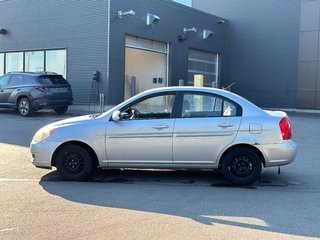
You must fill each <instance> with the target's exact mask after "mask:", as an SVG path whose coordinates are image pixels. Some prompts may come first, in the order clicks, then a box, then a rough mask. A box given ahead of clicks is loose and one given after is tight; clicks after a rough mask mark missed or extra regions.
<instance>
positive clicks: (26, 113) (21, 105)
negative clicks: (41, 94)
mask: <svg viewBox="0 0 320 240" xmlns="http://www.w3.org/2000/svg"><path fill="white" fill-rule="evenodd" d="M17 107H18V113H19V114H20V115H21V116H23V117H30V116H31V115H32V114H33V112H34V109H33V108H32V106H31V103H30V101H29V99H28V98H26V97H24V98H21V99H20V100H19V102H18V105H17Z"/></svg>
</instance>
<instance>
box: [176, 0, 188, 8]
mask: <svg viewBox="0 0 320 240" xmlns="http://www.w3.org/2000/svg"><path fill="white" fill-rule="evenodd" d="M173 1H174V2H177V3H180V4H183V5H186V6H188V7H192V0H173Z"/></svg>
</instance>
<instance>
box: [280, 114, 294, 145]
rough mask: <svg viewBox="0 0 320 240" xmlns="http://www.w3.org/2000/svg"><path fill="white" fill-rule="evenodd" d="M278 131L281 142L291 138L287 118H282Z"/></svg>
mask: <svg viewBox="0 0 320 240" xmlns="http://www.w3.org/2000/svg"><path fill="white" fill-rule="evenodd" d="M279 125H280V130H281V134H282V139H283V140H289V139H291V138H292V133H291V124H290V121H289V119H288V118H286V117H285V118H282V119H281V121H280V123H279Z"/></svg>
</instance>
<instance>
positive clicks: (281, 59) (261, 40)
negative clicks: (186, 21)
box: [193, 0, 300, 108]
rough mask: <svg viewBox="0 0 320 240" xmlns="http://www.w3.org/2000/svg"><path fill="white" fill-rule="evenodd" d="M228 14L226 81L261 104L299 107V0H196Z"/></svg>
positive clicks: (199, 5)
mask: <svg viewBox="0 0 320 240" xmlns="http://www.w3.org/2000/svg"><path fill="white" fill-rule="evenodd" d="M193 7H195V8H197V9H201V10H203V11H208V12H210V13H212V14H216V15H219V16H221V17H224V18H227V19H228V20H229V23H228V30H227V32H228V34H227V36H228V41H227V44H228V45H227V68H226V74H225V77H226V81H227V82H228V83H232V82H237V84H236V85H235V87H234V88H233V90H234V91H235V92H237V93H239V94H240V95H242V96H244V97H246V98H248V99H249V100H251V101H253V102H254V103H256V104H258V105H259V106H261V107H290V108H291V107H296V92H297V64H298V61H297V59H298V49H299V21H300V20H299V19H300V0H291V1H286V0H283V1H279V0H256V1H253V0H232V1H226V0H193Z"/></svg>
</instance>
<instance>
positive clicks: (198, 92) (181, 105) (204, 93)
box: [175, 91, 243, 119]
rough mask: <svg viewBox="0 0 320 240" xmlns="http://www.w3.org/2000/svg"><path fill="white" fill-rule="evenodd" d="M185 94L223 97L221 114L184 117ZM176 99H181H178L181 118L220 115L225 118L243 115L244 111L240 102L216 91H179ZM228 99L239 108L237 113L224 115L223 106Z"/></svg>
mask: <svg viewBox="0 0 320 240" xmlns="http://www.w3.org/2000/svg"><path fill="white" fill-rule="evenodd" d="M185 94H195V95H209V96H212V97H216V98H221V99H222V108H221V115H220V116H202V117H198V116H195V117H182V107H183V99H184V95H185ZM175 100H179V101H178V103H179V104H178V105H179V106H178V107H177V109H176V118H181V119H190V118H218V117H220V118H221V117H223V118H229V117H241V116H242V112H243V109H242V107H241V105H240V104H238V103H236V102H235V101H233V100H231V99H230V98H227V97H225V96H222V95H219V94H215V93H209V92H202V91H178V92H177V95H176V99H175ZM225 101H228V102H230V103H232V104H234V105H235V106H236V108H237V110H236V114H235V115H233V116H223V106H224V102H225Z"/></svg>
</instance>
